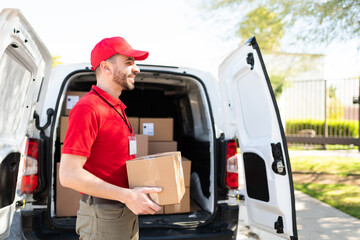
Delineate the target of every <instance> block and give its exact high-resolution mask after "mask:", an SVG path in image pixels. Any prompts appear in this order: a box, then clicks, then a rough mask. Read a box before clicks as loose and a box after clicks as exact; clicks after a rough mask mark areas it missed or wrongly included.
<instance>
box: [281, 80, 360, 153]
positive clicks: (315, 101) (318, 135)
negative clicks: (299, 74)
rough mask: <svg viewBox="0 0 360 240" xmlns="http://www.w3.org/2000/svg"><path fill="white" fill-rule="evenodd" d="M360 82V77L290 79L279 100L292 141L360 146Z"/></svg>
mask: <svg viewBox="0 0 360 240" xmlns="http://www.w3.org/2000/svg"><path fill="white" fill-rule="evenodd" d="M359 82H360V78H348V79H336V80H324V79H320V80H297V81H291V82H289V83H288V84H287V88H286V89H285V91H284V93H283V95H282V96H281V98H280V100H279V102H280V103H279V105H280V111H281V114H282V117H283V118H284V119H283V122H285V133H286V138H287V141H288V143H302V144H322V145H326V144H340V145H355V146H360V138H359V114H360V112H359V102H360V99H359V96H360V83H359ZM359 149H360V148H359Z"/></svg>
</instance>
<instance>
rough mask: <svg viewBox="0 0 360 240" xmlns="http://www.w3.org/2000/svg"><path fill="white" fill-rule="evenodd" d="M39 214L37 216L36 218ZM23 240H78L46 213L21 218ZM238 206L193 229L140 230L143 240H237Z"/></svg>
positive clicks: (221, 206) (220, 210)
mask: <svg viewBox="0 0 360 240" xmlns="http://www.w3.org/2000/svg"><path fill="white" fill-rule="evenodd" d="M36 213H37V214H36ZM21 215H22V216H21V225H22V239H46V240H51V239H64V240H65V239H66V240H68V239H74V240H75V239H78V238H79V237H78V235H77V234H76V233H75V231H74V228H70V229H69V228H68V229H59V228H56V227H54V226H51V225H50V226H49V222H48V221H46V217H45V216H44V215H46V211H39V212H38V211H30V212H24V213H23V214H21ZM238 215H239V207H238V206H229V205H227V204H218V205H217V211H216V214H215V215H214V216H213V217H212V219H211V221H210V222H209V223H208V224H206V225H204V226H197V227H192V228H186V227H183V228H167V227H162V228H161V227H160V228H159V227H154V226H153V227H151V225H150V226H147V227H140V236H139V238H140V240H155V239H160V240H174V239H176V240H185V239H197V240H201V239H203V240H213V239H214V240H225V239H236V235H237V229H238Z"/></svg>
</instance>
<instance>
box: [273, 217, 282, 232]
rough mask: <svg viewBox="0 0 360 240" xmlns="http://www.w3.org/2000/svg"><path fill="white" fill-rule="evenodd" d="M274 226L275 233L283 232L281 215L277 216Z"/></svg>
mask: <svg viewBox="0 0 360 240" xmlns="http://www.w3.org/2000/svg"><path fill="white" fill-rule="evenodd" d="M274 228H275V229H276V233H284V223H283V219H282V217H281V216H279V217H278V219H277V221H276V222H275V223H274Z"/></svg>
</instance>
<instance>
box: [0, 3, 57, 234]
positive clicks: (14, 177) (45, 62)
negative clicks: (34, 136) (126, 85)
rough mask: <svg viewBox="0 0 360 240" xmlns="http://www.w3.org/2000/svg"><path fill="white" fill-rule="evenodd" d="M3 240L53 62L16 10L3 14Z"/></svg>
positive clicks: (0, 157) (0, 164)
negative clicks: (25, 150) (41, 89)
mask: <svg viewBox="0 0 360 240" xmlns="http://www.w3.org/2000/svg"><path fill="white" fill-rule="evenodd" d="M0 36H1V38H0V102H1V104H0V222H1V224H0V239H3V238H5V237H6V236H7V235H8V234H9V229H10V225H11V222H12V218H13V214H14V212H15V202H16V201H15V196H16V190H17V186H18V172H19V169H21V167H20V166H21V163H20V158H21V154H22V152H23V149H24V145H25V140H26V136H27V135H30V134H31V130H30V125H31V123H32V120H33V115H34V110H35V107H36V103H37V102H38V97H39V92H40V88H41V86H44V85H47V84H46V83H47V80H48V78H49V74H50V71H51V64H52V58H51V55H50V53H49V51H48V50H47V49H46V48H45V46H44V44H43V43H42V42H41V41H40V40H39V38H38V36H37V35H36V33H35V32H34V30H33V29H32V28H31V26H30V25H29V23H28V22H27V21H26V20H25V18H24V17H23V15H22V14H21V12H20V11H19V10H17V9H4V10H3V11H2V12H1V13H0Z"/></svg>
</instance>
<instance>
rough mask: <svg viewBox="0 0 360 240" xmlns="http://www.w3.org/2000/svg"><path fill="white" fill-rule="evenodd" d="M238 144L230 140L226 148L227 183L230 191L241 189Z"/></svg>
mask: <svg viewBox="0 0 360 240" xmlns="http://www.w3.org/2000/svg"><path fill="white" fill-rule="evenodd" d="M236 154H237V144H236V141H235V140H229V141H228V142H227V146H226V170H225V174H226V176H225V182H226V187H227V188H229V189H237V188H238V187H239V180H238V158H237V155H236Z"/></svg>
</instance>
